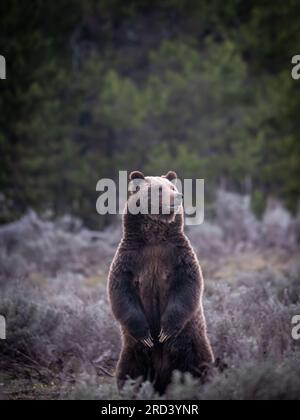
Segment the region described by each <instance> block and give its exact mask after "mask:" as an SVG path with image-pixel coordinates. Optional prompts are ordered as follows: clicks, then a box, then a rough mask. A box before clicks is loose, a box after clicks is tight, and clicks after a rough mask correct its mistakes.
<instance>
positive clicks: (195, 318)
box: [108, 171, 214, 394]
mask: <svg viewBox="0 0 300 420" xmlns="http://www.w3.org/2000/svg"><path fill="white" fill-rule="evenodd" d="M129 179H130V181H131V182H136V181H140V182H139V185H138V187H137V188H136V189H134V188H133V191H131V192H130V195H129V198H128V201H127V203H126V208H125V212H124V215H123V238H122V240H121V243H120V245H119V247H118V250H117V252H116V255H115V257H114V260H113V262H112V265H111V268H110V272H109V283H108V292H109V298H110V303H111V307H112V312H113V314H114V316H115V318H116V320H117V321H118V323H119V324H120V327H121V332H122V351H121V355H120V358H119V361H118V365H117V372H116V375H117V382H118V386H119V388H122V386H123V384H124V382H125V381H126V379H128V378H132V379H137V378H142V379H143V380H150V381H151V382H152V383H153V385H154V388H155V389H156V390H157V391H158V392H159V393H160V394H163V393H164V391H165V390H166V387H167V385H168V384H169V383H170V381H171V377H172V372H173V371H174V370H178V371H180V372H189V373H190V374H192V375H193V376H195V377H200V378H203V377H204V376H205V373H206V372H207V369H208V367H209V366H210V365H211V364H212V363H213V361H214V356H213V352H212V349H211V346H210V343H209V340H208V337H207V334H206V323H205V318H204V314H203V308H202V294H203V278H202V273H201V268H200V265H199V263H198V260H197V257H196V255H195V253H194V251H193V249H192V247H191V244H190V242H189V240H188V239H187V237H186V236H185V234H184V232H183V206H182V194H180V193H179V192H178V190H177V188H176V186H175V183H176V179H177V175H176V173H175V172H173V171H170V172H168V174H167V175H165V176H161V177H144V175H143V174H142V173H141V172H138V171H135V172H132V173H131V174H130V178H129ZM130 184H131V183H130ZM130 184H129V185H130ZM157 188H158V190H159V195H158V197H159V206H158V210H159V211H158V212H155V214H152V213H151V211H150V212H148V213H146V212H142V211H140V212H130V211H128V209H129V207H130V206H129V204H130V203H131V200H134V199H135V200H136V198H137V197H136V195H137V194H138V200H137V201H138V202H139V204H141V202H146V203H147V206H148V205H149V204H151V200H152V197H153V195H152V194H151V192H152V191H153V190H155V189H157ZM166 197H167V199H168V200H167V201H168V203H167V206H166V205H165V204H166ZM178 198H179V200H178ZM162 201H164V202H162ZM163 205H165V206H164V208H167V209H168V210H169V211H168V212H167V214H165V213H166V212H163V211H162V208H163Z"/></svg>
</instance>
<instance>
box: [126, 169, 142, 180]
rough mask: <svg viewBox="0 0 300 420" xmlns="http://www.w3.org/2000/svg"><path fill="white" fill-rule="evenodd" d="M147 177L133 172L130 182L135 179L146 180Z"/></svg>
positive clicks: (138, 172)
mask: <svg viewBox="0 0 300 420" xmlns="http://www.w3.org/2000/svg"><path fill="white" fill-rule="evenodd" d="M144 178H145V175H144V174H143V173H142V172H140V171H133V172H131V174H130V175H129V180H130V181H132V180H133V179H144Z"/></svg>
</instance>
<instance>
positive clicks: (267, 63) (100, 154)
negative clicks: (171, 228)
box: [0, 0, 300, 228]
mask: <svg viewBox="0 0 300 420" xmlns="http://www.w3.org/2000/svg"><path fill="white" fill-rule="evenodd" d="M299 12H300V4H299V2H297V1H295V0H287V1H286V2H284V3H282V2H280V1H278V0H276V1H272V2H271V1H258V0H257V1H256V0H252V1H247V2H245V1H242V0H228V1H226V2H220V1H216V0H214V1H206V0H199V1H197V0H164V1H151V2H149V1H147V0H128V1H121V0H113V1H109V0H99V1H96V0H85V1H83V0H61V1H60V2H58V3H53V2H50V1H42V0H33V1H31V2H30V3H25V2H19V1H17V0H10V1H8V0H3V1H2V2H1V5H0V16H1V39H0V53H1V54H2V55H3V56H4V57H5V58H6V62H7V80H5V81H1V84H0V89H1V95H0V101H1V102H0V107H1V114H0V127H1V131H0V156H1V168H0V191H1V204H2V205H1V209H0V222H2V223H5V222H8V221H12V220H15V219H17V218H18V217H20V216H21V215H23V214H24V213H25V212H26V211H27V210H28V209H34V210H36V211H37V212H39V214H43V213H47V214H51V215H52V216H53V217H55V216H59V215H63V214H65V213H70V214H72V215H75V216H77V217H79V218H80V219H81V220H83V221H84V222H85V224H86V225H87V226H89V227H92V228H102V227H104V226H106V225H107V224H109V223H110V222H111V220H110V219H109V218H106V217H99V216H98V215H97V214H96V212H95V200H96V197H97V196H96V192H95V187H96V183H97V181H98V180H99V179H101V178H103V177H105V178H113V179H116V178H117V176H118V171H120V170H128V171H130V170H134V169H139V170H143V171H145V172H146V173H148V174H158V175H160V174H161V173H164V171H165V169H166V168H167V169H168V170H169V169H175V170H177V172H178V174H179V176H180V177H181V178H203V179H205V180H206V198H207V200H208V203H209V202H210V203H213V201H214V197H215V193H216V191H217V189H218V188H219V187H223V188H225V189H228V190H230V191H233V192H238V193H242V194H250V195H251V197H252V206H253V209H254V211H255V213H256V214H258V215H260V214H261V213H262V212H263V210H264V209H265V206H266V203H267V199H268V198H269V197H275V198H278V199H280V200H282V201H283V202H284V203H285V205H286V206H287V207H288V208H289V209H290V210H291V211H293V212H295V211H296V210H297V206H298V199H299V188H300V187H299V185H300V184H299V167H300V165H299V163H300V146H299V145H300V143H299V134H300V126H299V115H298V109H299V105H300V104H299V101H300V99H299V98H300V95H299V85H300V84H299V82H297V81H295V80H294V79H293V78H292V77H291V71H292V62H291V60H292V57H293V56H294V55H296V54H297V53H299V50H300V34H299ZM212 211H213V209H212Z"/></svg>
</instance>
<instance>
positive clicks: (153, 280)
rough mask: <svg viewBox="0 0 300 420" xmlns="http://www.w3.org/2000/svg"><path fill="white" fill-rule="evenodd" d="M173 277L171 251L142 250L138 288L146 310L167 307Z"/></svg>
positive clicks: (159, 249) (164, 249) (163, 249)
mask: <svg viewBox="0 0 300 420" xmlns="http://www.w3.org/2000/svg"><path fill="white" fill-rule="evenodd" d="M171 277H172V258H171V254H170V250H169V249H168V248H166V247H163V246H148V247H145V248H144V249H142V250H141V253H140V256H139V261H138V271H137V275H136V278H135V283H136V287H137V289H138V292H139V295H140V298H141V300H142V303H143V305H144V307H145V309H149V310H151V309H153V310H157V309H158V307H159V308H161V307H162V306H164V305H165V301H166V299H167V295H168V290H169V287H170V281H171Z"/></svg>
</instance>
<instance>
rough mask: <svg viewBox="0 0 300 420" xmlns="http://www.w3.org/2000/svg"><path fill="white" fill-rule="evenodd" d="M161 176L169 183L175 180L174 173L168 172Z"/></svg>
mask: <svg viewBox="0 0 300 420" xmlns="http://www.w3.org/2000/svg"><path fill="white" fill-rule="evenodd" d="M163 176H164V178H167V179H168V180H169V181H171V182H172V181H174V180H176V179H177V174H176V172H174V171H169V172H168V173H167V175H163Z"/></svg>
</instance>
